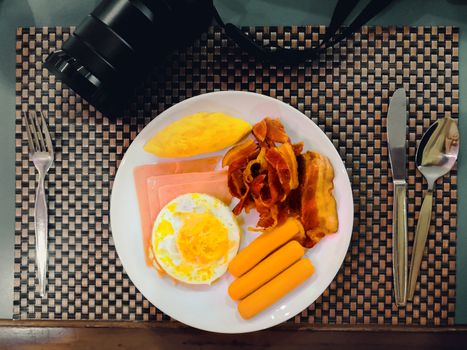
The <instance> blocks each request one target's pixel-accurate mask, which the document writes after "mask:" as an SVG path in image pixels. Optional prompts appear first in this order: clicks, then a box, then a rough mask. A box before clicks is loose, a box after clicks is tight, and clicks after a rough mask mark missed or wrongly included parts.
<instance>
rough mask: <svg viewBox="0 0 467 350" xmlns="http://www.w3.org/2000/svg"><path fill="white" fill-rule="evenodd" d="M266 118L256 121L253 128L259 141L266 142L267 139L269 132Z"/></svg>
mask: <svg viewBox="0 0 467 350" xmlns="http://www.w3.org/2000/svg"><path fill="white" fill-rule="evenodd" d="M266 119H267V118H265V119H263V120H261V121H260V122H259V123H256V124H255V125H254V126H253V129H252V130H251V131H252V133H253V135H254V136H255V138H256V139H257V140H258V141H259V142H264V141H265V140H266V134H267V132H268V125H267V124H266Z"/></svg>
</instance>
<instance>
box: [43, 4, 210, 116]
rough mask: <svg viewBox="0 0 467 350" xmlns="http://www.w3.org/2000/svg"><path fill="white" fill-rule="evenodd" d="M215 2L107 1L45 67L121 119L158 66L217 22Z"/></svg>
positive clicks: (83, 23)
mask: <svg viewBox="0 0 467 350" xmlns="http://www.w3.org/2000/svg"><path fill="white" fill-rule="evenodd" d="M212 6H213V5H212V1H211V0H171V1H169V0H167V1H164V0H104V1H102V2H101V3H100V4H99V5H98V6H97V7H96V8H95V9H94V10H93V11H92V12H91V13H90V14H89V15H88V16H87V17H86V18H85V19H84V20H83V21H82V22H81V24H80V25H79V26H78V27H77V28H76V30H75V31H74V32H73V33H72V34H71V35H70V37H69V39H68V40H67V41H66V42H65V43H64V44H63V46H62V48H61V49H60V50H58V51H55V52H53V53H52V54H50V55H49V57H48V58H47V59H46V61H45V67H46V68H47V69H48V70H49V71H50V72H51V73H52V74H55V75H56V76H57V77H58V78H59V79H61V80H62V81H63V82H64V83H65V84H67V85H68V86H69V87H70V88H71V89H73V90H74V91H75V92H76V93H78V94H79V95H81V96H82V97H83V98H84V99H86V100H87V101H88V102H89V103H90V104H92V105H94V106H95V107H96V109H98V110H100V111H101V112H103V113H104V114H106V115H107V116H117V115H120V114H121V112H122V110H123V109H124V108H125V106H126V103H127V101H128V99H129V98H130V97H131V96H132V95H133V91H134V89H135V87H136V86H137V84H138V83H139V82H140V81H141V80H142V79H143V78H144V77H145V76H146V75H147V73H148V72H149V70H150V69H151V68H152V66H154V64H156V63H159V62H161V61H162V60H163V58H164V57H165V56H166V55H167V54H168V53H170V52H171V51H173V50H174V49H176V48H177V47H180V46H182V45H185V44H186V43H189V42H190V41H191V40H193V39H194V38H195V37H196V36H198V35H199V34H200V33H201V32H203V31H204V30H205V29H206V28H207V26H208V25H209V24H210V23H211V19H212V13H213V12H212Z"/></svg>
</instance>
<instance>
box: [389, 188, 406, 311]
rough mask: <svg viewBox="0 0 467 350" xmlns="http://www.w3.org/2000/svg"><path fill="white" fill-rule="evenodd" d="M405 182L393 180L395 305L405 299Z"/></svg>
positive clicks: (403, 302)
mask: <svg viewBox="0 0 467 350" xmlns="http://www.w3.org/2000/svg"><path fill="white" fill-rule="evenodd" d="M406 193H407V183H406V182H405V180H396V181H394V206H393V221H392V228H393V235H392V266H393V283H394V296H395V301H396V305H397V306H405V304H406V299H407V194H406Z"/></svg>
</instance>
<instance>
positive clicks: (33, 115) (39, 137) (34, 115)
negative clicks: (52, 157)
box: [29, 111, 47, 152]
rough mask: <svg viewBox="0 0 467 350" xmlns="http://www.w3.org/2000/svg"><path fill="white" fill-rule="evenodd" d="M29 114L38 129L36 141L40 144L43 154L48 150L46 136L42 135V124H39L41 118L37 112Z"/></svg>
mask: <svg viewBox="0 0 467 350" xmlns="http://www.w3.org/2000/svg"><path fill="white" fill-rule="evenodd" d="M29 114H30V115H31V119H32V123H33V124H34V127H35V128H36V139H37V140H38V142H39V145H40V149H41V151H42V152H46V151H47V148H46V147H45V141H44V135H43V134H42V128H41V123H40V122H39V117H38V116H37V112H36V111H34V112H33V111H30V113H29Z"/></svg>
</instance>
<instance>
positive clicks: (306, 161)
mask: <svg viewBox="0 0 467 350" xmlns="http://www.w3.org/2000/svg"><path fill="white" fill-rule="evenodd" d="M299 159H300V170H301V176H300V197H301V198H300V201H301V203H300V221H301V222H302V224H303V227H304V229H305V232H306V236H307V240H306V242H304V243H303V244H305V246H307V247H312V246H314V245H315V244H316V243H318V242H319V241H320V240H321V238H323V237H324V236H326V235H327V234H330V233H334V232H336V231H337V228H338V219H337V208H336V200H335V199H334V196H333V195H332V190H333V187H334V185H333V179H334V169H333V168H332V165H331V163H330V162H329V159H328V158H327V157H324V156H323V155H321V154H320V153H318V152H306V153H304V154H302V155H300V157H299Z"/></svg>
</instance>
